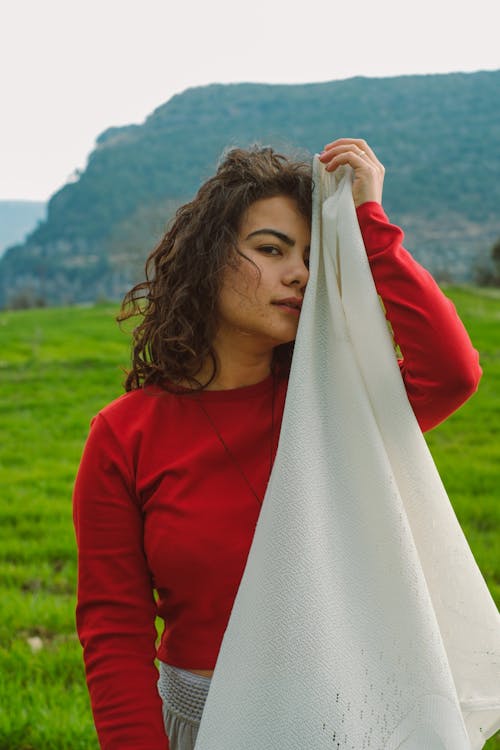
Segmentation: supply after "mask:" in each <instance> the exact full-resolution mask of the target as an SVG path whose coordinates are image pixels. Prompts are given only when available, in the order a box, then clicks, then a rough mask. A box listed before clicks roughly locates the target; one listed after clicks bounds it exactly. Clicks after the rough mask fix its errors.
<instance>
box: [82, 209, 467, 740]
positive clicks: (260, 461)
mask: <svg viewBox="0 0 500 750" xmlns="http://www.w3.org/2000/svg"><path fill="white" fill-rule="evenodd" d="M357 213H358V219H359V222H360V226H361V230H362V234H363V238H364V241H365V245H366V248H367V253H368V257H369V262H370V267H371V270H372V274H373V277H374V280H375V284H376V287H377V290H378V293H379V294H380V296H381V297H382V299H383V302H384V305H385V309H386V315H387V318H388V320H390V322H391V324H392V328H393V331H394V336H395V340H396V342H397V343H398V345H399V347H400V350H401V352H402V354H403V360H402V361H401V362H400V367H401V373H402V376H403V379H404V383H405V386H406V390H407V393H408V397H409V400H410V403H411V405H412V407H413V410H414V412H415V414H416V417H417V419H418V421H419V424H420V426H421V427H422V429H423V430H428V429H430V428H431V427H434V426H435V425H437V424H438V423H439V422H441V421H442V420H443V419H445V418H446V417H447V416H448V415H449V414H450V413H451V412H453V411H454V410H455V409H457V408H458V407H459V406H460V405H461V404H462V403H463V402H464V401H465V400H466V399H467V398H468V397H469V396H470V395H471V394H472V393H473V392H474V391H475V390H476V388H477V384H478V381H479V378H480V375H481V369H480V367H479V364H478V354H477V352H476V351H475V350H474V349H473V348H472V345H471V342H470V340H469V337H468V335H467V333H466V331H465V329H464V327H463V325H462V323H461V321H460V320H459V318H458V316H457V314H456V311H455V308H454V306H453V304H452V303H451V302H450V301H449V300H448V299H447V298H446V297H445V296H444V294H443V293H442V292H441V291H440V289H439V287H438V286H437V284H436V283H435V282H434V280H433V279H432V277H431V276H430V275H429V274H428V273H427V271H425V270H424V269H423V268H422V267H421V266H420V265H419V264H418V263H416V262H415V261H414V260H413V259H412V257H411V256H410V255H409V254H408V253H407V252H406V250H404V249H403V248H402V247H401V240H402V232H401V230H400V229H398V228H397V227H395V226H393V225H391V224H389V223H388V221H387V218H386V216H385V214H384V212H383V209H382V208H381V206H379V205H378V204H377V203H365V204H363V205H362V206H360V207H359V208H358V211H357ZM273 387H274V390H275V392H274V394H273ZM286 387H287V383H286V381H285V380H280V381H278V382H277V383H276V384H275V386H273V379H272V377H269V378H267V379H266V380H264V381H262V382H260V383H257V384H256V385H251V386H248V387H245V388H238V389H234V390H225V391H205V392H202V393H201V394H196V397H194V396H193V395H192V394H187V395H172V394H170V393H167V392H165V391H162V390H161V389H159V388H154V387H148V388H144V389H140V390H136V391H132V392H130V393H126V394H124V395H123V396H121V397H120V398H118V399H117V400H116V401H114V402H113V403H111V404H109V405H108V406H106V407H105V408H104V409H103V410H102V411H101V412H100V413H99V414H98V416H97V417H95V418H94V420H93V421H92V428H91V431H90V434H89V437H88V440H87V443H86V446H85V450H84V453H83V457H82V461H81V465H80V469H79V472H78V476H77V480H76V484H75V490H74V521H75V528H76V535H77V541H78V548H79V578H78V604H77V627H78V633H79V636H80V639H81V642H82V645H83V648H84V659H85V666H86V673H87V682H88V687H89V691H90V696H91V702H92V709H93V713H94V720H95V724H96V727H97V731H98V735H99V739H100V742H101V747H102V748H105V750H118V749H119V750H126V749H127V748H130V749H132V748H134V750H160V749H161V750H167V749H168V740H167V738H166V735H165V731H164V728H163V720H162V711H161V700H160V698H159V696H158V693H157V688H156V681H157V677H158V675H157V671H156V667H155V664H154V659H155V656H158V658H159V659H161V660H162V661H165V662H167V663H169V664H173V665H175V666H178V667H182V668H185V669H213V668H214V666H215V662H216V660H217V655H218V652H219V648H220V644H221V641H222V637H223V634H224V631H225V628H226V625H227V622H228V619H229V615H230V612H231V608H232V605H233V602H234V598H235V595H236V592H237V589H238V586H239V583H240V579H241V576H242V574H243V570H244V567H245V562H246V559H247V555H248V551H249V549H250V545H251V542H252V537H253V533H254V529H255V525H256V522H257V518H258V515H259V510H260V504H259V502H258V500H257V498H256V496H255V495H257V496H258V497H259V498H262V497H263V496H264V493H265V489H266V485H267V481H268V478H269V473H270V468H271V461H270V444H269V436H270V434H271V424H272V423H271V406H272V404H273V402H274V446H273V450H275V449H276V444H277V439H278V435H279V427H280V423H281V417H282V414H283V407H284V401H285V395H286ZM198 399H201V400H202V403H203V408H202V407H201V406H200V403H199V402H198ZM207 413H208V416H207ZM214 425H215V426H216V428H217V430H218V432H219V433H220V435H221V436H223V439H224V442H225V443H226V444H227V446H228V448H229V449H230V451H231V453H232V454H233V456H235V457H236V459H237V462H238V463H239V464H240V466H241V468H242V470H243V472H244V474H245V476H246V477H247V478H248V481H249V483H250V485H251V487H252V488H253V490H254V492H252V490H251V488H250V486H249V484H248V482H246V481H245V479H244V477H243V476H242V474H241V472H240V471H239V470H238V468H237V466H236V464H235V463H234V462H231V461H230V460H228V455H227V452H226V450H225V449H224V447H223V445H222V443H221V441H220V439H219V437H218V436H217V434H216V432H215V429H214ZM154 591H156V592H157V593H156V597H157V600H156V597H155V596H154V594H153V592H154ZM156 616H159V617H161V618H162V619H163V620H164V621H165V629H164V632H163V636H162V638H161V643H160V645H159V648H158V650H157V651H156V649H155V639H156V630H155V617H156Z"/></svg>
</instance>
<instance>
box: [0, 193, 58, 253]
mask: <svg viewBox="0 0 500 750" xmlns="http://www.w3.org/2000/svg"><path fill="white" fill-rule="evenodd" d="M46 210H47V204H46V203H44V202H42V201H12V200H9V201H2V200H0V256H1V255H2V253H3V252H4V250H5V249H6V248H7V247H9V245H13V244H14V243H16V242H22V241H23V240H24V238H25V237H26V235H27V234H28V233H30V232H33V230H34V229H35V226H36V225H37V223H38V222H39V221H41V220H42V219H44V218H45V213H46Z"/></svg>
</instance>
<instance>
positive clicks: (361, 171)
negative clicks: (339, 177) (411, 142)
mask: <svg viewBox="0 0 500 750" xmlns="http://www.w3.org/2000/svg"><path fill="white" fill-rule="evenodd" d="M319 158H320V161H321V162H323V164H324V165H325V168H326V169H327V170H328V172H333V171H334V170H335V169H337V167H339V166H340V165H341V164H349V166H351V167H352V168H353V170H354V179H353V183H352V197H353V199H354V205H355V206H356V207H357V206H360V205H361V204H362V203H366V202H367V201H376V202H377V203H382V188H383V185H384V174H385V169H384V166H383V164H381V163H380V162H379V160H378V159H377V157H376V156H375V154H374V153H373V151H372V149H371V148H370V146H369V145H368V144H367V142H366V141H363V140H361V139H360V138H338V139H337V140H336V141H332V142H331V143H327V144H326V146H325V147H324V149H323V151H322V153H321V154H320V156H319Z"/></svg>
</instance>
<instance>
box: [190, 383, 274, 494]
mask: <svg viewBox="0 0 500 750" xmlns="http://www.w3.org/2000/svg"><path fill="white" fill-rule="evenodd" d="M275 391H276V382H275V377H274V375H273V391H272V401H271V434H270V436H269V474H271V469H272V467H273V443H274V400H275ZM196 400H197V402H198V404H199V405H200V408H201V410H202V412H203V413H204V415H205V416H206V418H207V419H208V421H209V422H210V424H211V425H212V429H213V431H214V432H215V434H216V435H217V437H218V439H219V441H220V443H221V444H222V446H223V448H224V450H225V451H226V453H227V455H228V456H229V458H230V459H231V461H232V462H233V464H234V465H235V467H236V468H237V469H238V472H239V473H240V475H241V477H242V478H243V480H244V482H245V484H246V485H247V487H248V488H249V490H250V492H251V493H252V495H253V496H254V498H255V499H256V500H257V502H258V503H259V505H261V506H262V502H263V500H264V498H260V497H259V495H258V494H257V493H256V491H255V489H254V487H253V486H252V483H251V482H250V480H249V479H248V477H247V475H246V474H245V472H244V471H243V469H242V467H241V466H240V464H239V463H238V461H237V459H236V457H235V455H234V453H233V452H232V450H231V449H230V448H229V446H228V445H227V443H226V441H225V440H224V438H223V437H222V435H221V434H220V432H219V430H218V428H217V425H216V424H215V422H214V421H213V419H212V417H211V416H210V414H209V413H208V411H207V410H206V408H205V406H204V404H203V401H202V400H201V399H196Z"/></svg>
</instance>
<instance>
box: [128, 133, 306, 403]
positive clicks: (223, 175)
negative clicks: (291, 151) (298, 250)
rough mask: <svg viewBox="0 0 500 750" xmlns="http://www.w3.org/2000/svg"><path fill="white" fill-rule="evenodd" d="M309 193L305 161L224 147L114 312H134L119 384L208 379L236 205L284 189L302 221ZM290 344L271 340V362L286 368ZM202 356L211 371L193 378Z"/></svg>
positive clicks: (238, 213)
mask: <svg viewBox="0 0 500 750" xmlns="http://www.w3.org/2000/svg"><path fill="white" fill-rule="evenodd" d="M311 194H312V177H311V163H310V161H308V162H306V161H299V160H294V159H292V158H290V157H288V156H286V155H284V154H281V153H277V152H276V151H274V150H273V149H272V148H270V147H260V146H252V147H251V148H249V149H241V148H232V149H230V150H229V151H228V152H227V153H226V154H225V155H224V157H223V159H222V161H221V162H220V164H219V166H218V169H217V172H216V174H215V175H214V176H213V177H211V178H210V179H209V180H207V182H205V183H204V184H203V185H202V186H201V188H200V189H199V191H198V193H197V194H196V196H195V198H194V199H193V200H192V201H191V202H190V203H186V204H185V205H183V206H181V207H180V208H179V209H178V210H177V212H176V214H175V216H174V218H173V221H172V223H171V226H170V228H169V229H168V230H167V232H166V233H165V235H164V237H163V238H162V239H161V241H160V243H159V244H158V245H157V247H156V248H155V249H154V250H153V251H152V252H151V254H150V255H149V257H148V259H147V261H146V268H145V271H146V280H145V281H142V282H141V283H139V284H136V285H135V286H134V287H133V288H132V289H131V290H130V291H129V292H128V293H127V294H126V295H125V297H124V299H123V302H122V306H121V310H120V313H119V315H118V317H117V320H118V321H119V322H122V321H125V320H127V319H128V318H131V317H133V316H136V315H139V316H141V318H142V320H141V322H140V323H139V325H137V327H136V328H135V329H134V331H133V348H132V367H131V369H130V371H129V372H128V374H127V378H126V380H125V389H126V390H127V391H130V390H134V389H136V388H141V387H142V386H144V385H150V384H156V385H159V386H161V387H162V388H164V389H165V390H177V389H176V388H175V384H176V383H177V384H179V383H182V382H186V381H187V382H188V383H189V384H190V386H191V387H192V388H194V389H196V390H200V389H203V388H205V387H206V386H207V385H209V383H210V382H211V381H212V380H213V378H214V377H215V375H216V373H217V367H218V363H217V357H216V354H215V351H214V349H213V346H212V342H213V340H214V336H215V331H216V325H217V315H216V313H217V301H218V298H219V290H220V287H221V282H222V274H223V271H224V269H225V268H226V267H227V266H228V265H231V264H238V263H239V262H240V260H241V255H242V254H241V253H240V252H239V250H238V248H237V245H236V242H237V236H238V230H239V226H240V222H241V219H242V216H243V214H244V212H245V211H246V210H247V209H248V207H249V206H250V205H251V204H252V203H254V202H255V201H257V200H260V199H262V198H272V197H275V196H278V195H284V196H287V197H291V198H293V199H294V200H295V201H296V203H297V206H298V208H299V210H300V212H301V213H302V214H303V216H304V217H305V218H306V219H307V221H308V222H309V223H310V221H311V208H312V197H311ZM292 351H293V342H291V343H289V344H282V345H280V346H277V347H276V348H275V350H274V355H273V367H274V369H275V370H276V369H278V370H280V371H282V372H286V371H288V370H289V367H290V360H291V355H292ZM207 361H211V363H212V365H213V367H212V375H211V377H210V378H209V380H208V381H207V382H206V383H200V382H199V381H198V380H197V379H196V375H197V374H198V373H199V372H200V370H201V368H202V366H203V365H204V363H206V362H207Z"/></svg>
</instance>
